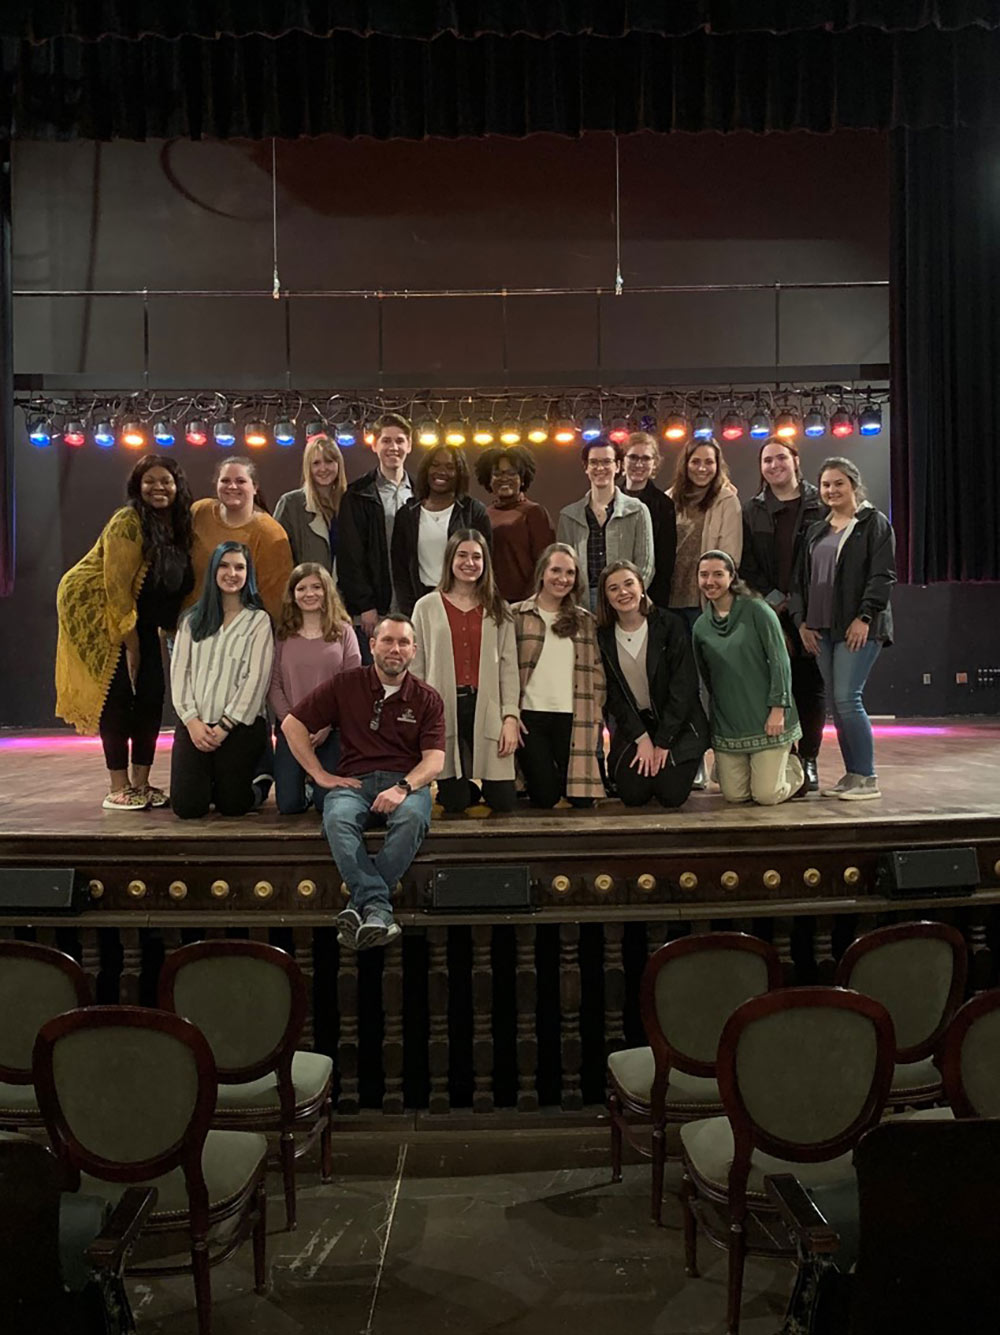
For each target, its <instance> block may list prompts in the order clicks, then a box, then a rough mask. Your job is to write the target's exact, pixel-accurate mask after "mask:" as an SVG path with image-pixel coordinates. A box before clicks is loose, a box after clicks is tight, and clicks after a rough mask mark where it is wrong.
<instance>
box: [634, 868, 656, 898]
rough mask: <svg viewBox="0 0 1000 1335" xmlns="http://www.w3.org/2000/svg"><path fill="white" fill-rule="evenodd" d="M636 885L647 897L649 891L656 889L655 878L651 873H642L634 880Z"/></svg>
mask: <svg viewBox="0 0 1000 1335" xmlns="http://www.w3.org/2000/svg"><path fill="white" fill-rule="evenodd" d="M636 885H637V886H638V887H639V889H640V890H642V891H643V892H644V893H645V894H647V895H648V894H650V893H651V891H653V890H655V889H656V877H655V876H654V875H653V873H652V872H651V871H644V872H643V873H642V875H641V876H639V877H638V878H637V879H636Z"/></svg>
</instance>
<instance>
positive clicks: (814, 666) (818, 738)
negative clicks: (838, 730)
mask: <svg viewBox="0 0 1000 1335" xmlns="http://www.w3.org/2000/svg"><path fill="white" fill-rule="evenodd" d="M791 664H792V699H793V700H794V701H795V708H796V709H797V710H798V711H799V722H800V723H801V724H802V738H801V740H800V742H799V744H798V753H799V755H800V756H802V757H803V759H805V760H815V759H816V757H817V756H818V755H819V748H820V743H821V742H822V740H823V724H824V723H825V722H826V692H825V690H824V688H823V677H822V675H821V674H820V670H819V664H818V663H817V662H816V660H815V658H813V656H812V654H799V655H797V656H795V657H793V658H792V659H791Z"/></svg>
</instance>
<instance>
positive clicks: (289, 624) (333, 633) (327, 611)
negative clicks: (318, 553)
mask: <svg viewBox="0 0 1000 1335" xmlns="http://www.w3.org/2000/svg"><path fill="white" fill-rule="evenodd" d="M309 575H313V576H315V578H316V579H318V580H319V582H320V583H321V584H322V585H323V610H322V612H321V613H320V624H321V625H322V627H323V639H324V640H326V641H327V643H330V642H332V641H334V640H339V639H340V637H341V636H342V635H343V633H344V627H345V626H349V625H350V624H351V618H350V617H349V616H348V615H347V608H346V607H345V606H344V604H343V602H342V601H341V598H340V594H339V593H338V592H337V586H336V584H334V582H333V577H332V576H331V574H330V572H329V570H327V569H326V567H325V566H321V565H320V564H319V562H318V561H302V562H301V563H300V564H299V565H297V566H296V567H295V569H294V570H293V571H292V573H291V574H290V575H289V576H288V583H287V584H286V585H285V591H284V593H283V594H282V595H281V611H280V612H279V613H278V628H277V630H276V631H275V632H274V635H275V639H278V640H290V639H291V638H292V637H293V636H295V635H298V633H299V631H300V630H301V629H302V609H301V608H300V607H299V605H298V603H297V602H296V601H295V590H296V589H297V588H298V586H299V584H300V583H301V581H302V580H304V579H305V578H306V577H307V576H309Z"/></svg>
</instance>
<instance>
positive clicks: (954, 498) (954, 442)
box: [891, 130, 1000, 584]
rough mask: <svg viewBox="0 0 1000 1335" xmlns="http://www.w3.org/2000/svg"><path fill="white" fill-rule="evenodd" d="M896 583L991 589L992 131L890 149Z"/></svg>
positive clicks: (999, 224)
mask: <svg viewBox="0 0 1000 1335" xmlns="http://www.w3.org/2000/svg"><path fill="white" fill-rule="evenodd" d="M892 147H893V152H892V158H893V167H892V170H893V174H894V181H893V190H892V260H891V278H892V282H891V288H892V313H893V337H892V366H893V384H892V478H893V483H892V488H893V490H892V497H893V513H892V521H893V526H894V528H895V530H896V536H897V539H898V564H899V573H900V578H901V579H903V580H905V581H907V582H909V583H913V584H926V583H932V582H935V581H942V580H997V579H1000V133H998V132H997V131H977V130H961V131H951V130H925V131H922V132H920V133H918V134H915V133H912V132H910V131H907V130H899V131H897V132H896V133H895V134H894V135H893V138H892Z"/></svg>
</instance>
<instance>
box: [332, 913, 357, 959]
mask: <svg viewBox="0 0 1000 1335" xmlns="http://www.w3.org/2000/svg"><path fill="white" fill-rule="evenodd" d="M360 928H361V914H360V913H358V911H357V909H341V911H340V912H339V913H338V914H337V945H338V946H341V947H343V948H344V949H345V950H357V948H358V931H359V930H360Z"/></svg>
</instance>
